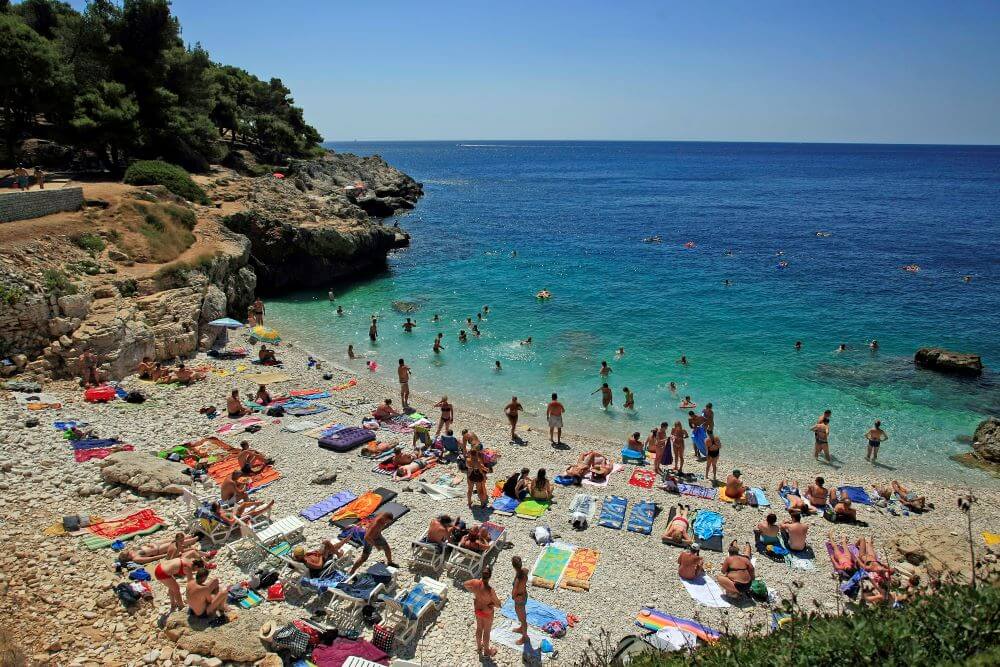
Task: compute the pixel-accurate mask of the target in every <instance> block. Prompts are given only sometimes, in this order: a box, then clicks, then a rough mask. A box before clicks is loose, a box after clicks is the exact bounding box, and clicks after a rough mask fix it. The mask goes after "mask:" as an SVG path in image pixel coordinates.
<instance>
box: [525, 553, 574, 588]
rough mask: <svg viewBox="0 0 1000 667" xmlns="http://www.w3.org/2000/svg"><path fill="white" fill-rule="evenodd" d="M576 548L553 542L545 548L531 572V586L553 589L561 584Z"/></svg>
mask: <svg viewBox="0 0 1000 667" xmlns="http://www.w3.org/2000/svg"><path fill="white" fill-rule="evenodd" d="M573 550H574V548H573V547H572V546H570V545H568V544H562V543H560V542H553V543H552V544H550V545H548V546H547V547H545V549H544V550H543V551H542V553H540V554H539V555H538V560H536V561H535V567H534V568H532V570H531V585H532V586H538V587H539V588H548V589H553V588H555V587H556V586H557V585H558V584H559V580H560V579H561V578H562V575H563V572H564V571H565V570H566V565H567V564H568V563H569V559H570V558H572V556H573Z"/></svg>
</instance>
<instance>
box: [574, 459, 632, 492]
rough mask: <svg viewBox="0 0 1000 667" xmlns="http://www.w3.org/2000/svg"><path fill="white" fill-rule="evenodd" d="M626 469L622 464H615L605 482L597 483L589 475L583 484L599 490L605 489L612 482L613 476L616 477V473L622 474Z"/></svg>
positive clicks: (589, 474) (588, 474)
mask: <svg viewBox="0 0 1000 667" xmlns="http://www.w3.org/2000/svg"><path fill="white" fill-rule="evenodd" d="M624 469H625V466H623V465H622V464H621V463H615V464H614V466H612V468H611V472H610V473H608V476H607V477H605V478H604V480H603V481H600V482H595V481H594V478H593V476H592V475H591V473H587V475H586V476H585V477H584V478H583V480H582V482H581V483H583V484H586V485H587V486H596V487H598V488H602V489H603V488H604V487H606V486H607V485H608V484H609V483H610V482H611V476H612V475H614V474H615V473H616V472H621V471H622V470H624Z"/></svg>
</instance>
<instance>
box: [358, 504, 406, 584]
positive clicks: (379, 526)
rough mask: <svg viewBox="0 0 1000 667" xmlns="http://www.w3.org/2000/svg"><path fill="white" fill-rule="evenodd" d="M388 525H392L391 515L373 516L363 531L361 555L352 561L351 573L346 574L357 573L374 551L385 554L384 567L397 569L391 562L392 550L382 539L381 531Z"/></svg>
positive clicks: (384, 513)
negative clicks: (372, 519) (378, 550)
mask: <svg viewBox="0 0 1000 667" xmlns="http://www.w3.org/2000/svg"><path fill="white" fill-rule="evenodd" d="M390 523H392V514H390V513H389V512H379V513H378V514H377V515H375V520H374V521H372V522H371V523H370V524H369V525H368V528H366V529H365V539H364V547H363V548H362V550H361V555H360V556H358V559H357V560H356V561H354V565H352V566H351V571H350V572H349V573H348V574H354V573H355V572H357V571H358V568H359V567H361V565H362V564H363V563H364V562H365V561H366V560H368V557H369V556H371V555H372V551H373V550H374V549H380V550H381V551H382V552H383V553H385V564H386V565H388V566H389V567H399V566H398V565H396V564H395V563H393V562H392V549H390V548H389V543H388V542H386V541H385V538H384V537H382V531H383V530H385V528H386V527H387V526H388V525H389V524H390Z"/></svg>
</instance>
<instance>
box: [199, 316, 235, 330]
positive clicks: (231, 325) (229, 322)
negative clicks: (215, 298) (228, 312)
mask: <svg viewBox="0 0 1000 667" xmlns="http://www.w3.org/2000/svg"><path fill="white" fill-rule="evenodd" d="M208 326H210V327H223V328H224V329H242V328H243V323H242V322H237V321H236V320H234V319H233V318H231V317H223V318H220V319H218V320H212V321H211V322H209V323H208Z"/></svg>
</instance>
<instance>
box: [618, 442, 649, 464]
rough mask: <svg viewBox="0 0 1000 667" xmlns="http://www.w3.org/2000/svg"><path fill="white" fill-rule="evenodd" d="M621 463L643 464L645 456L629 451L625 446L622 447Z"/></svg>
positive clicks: (641, 453) (632, 450)
mask: <svg viewBox="0 0 1000 667" xmlns="http://www.w3.org/2000/svg"><path fill="white" fill-rule="evenodd" d="M622 461H624V462H626V463H645V462H646V454H645V453H643V452H637V451H635V450H634V449H630V448H629V447H628V446H627V445H626V446H625V447H622Z"/></svg>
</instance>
